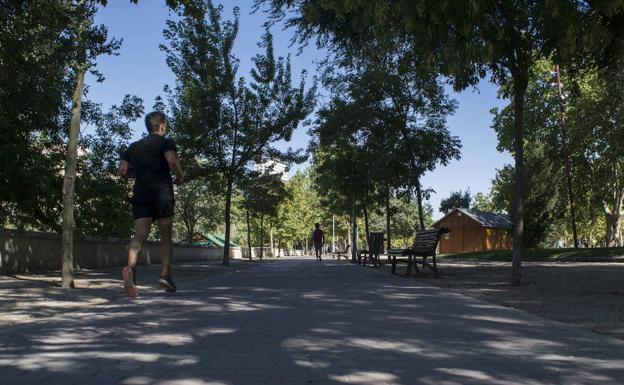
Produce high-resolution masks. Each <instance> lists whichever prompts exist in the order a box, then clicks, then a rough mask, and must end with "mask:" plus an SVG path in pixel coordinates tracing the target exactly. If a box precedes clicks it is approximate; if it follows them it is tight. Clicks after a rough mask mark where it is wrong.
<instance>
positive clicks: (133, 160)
mask: <svg viewBox="0 0 624 385" xmlns="http://www.w3.org/2000/svg"><path fill="white" fill-rule="evenodd" d="M145 127H146V129H147V132H148V135H147V136H146V137H144V138H143V139H141V140H139V141H136V142H134V143H132V144H130V147H128V150H126V151H124V152H122V154H121V161H120V162H119V174H120V175H121V176H125V177H130V178H136V180H135V182H134V189H133V193H132V215H133V217H134V237H132V240H131V241H130V247H129V248H128V266H126V267H124V268H123V270H122V277H123V281H124V290H125V291H126V294H127V295H128V297H132V298H134V297H136V296H137V287H136V264H137V258H138V255H139V252H140V251H141V248H142V247H143V243H144V242H145V240H146V239H147V236H148V234H149V231H150V227H151V226H152V222H154V221H156V220H157V221H158V228H159V230H160V261H161V265H162V269H161V272H160V277H159V278H158V282H159V283H160V286H162V287H164V288H165V290H167V291H168V292H175V291H176V290H177V288H176V285H175V283H174V282H173V279H172V278H171V255H172V253H173V243H172V241H171V228H172V217H173V207H174V200H173V184H172V181H171V172H172V171H173V173H174V174H175V183H176V184H178V185H179V184H182V183H183V176H182V168H181V166H180V161H179V160H178V155H177V148H176V145H175V143H174V141H173V140H172V139H169V138H166V137H165V133H166V132H167V116H166V115H165V114H164V113H162V112H158V111H155V112H150V113H149V114H147V115H146V116H145Z"/></svg>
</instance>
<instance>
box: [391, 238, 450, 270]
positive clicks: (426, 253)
mask: <svg viewBox="0 0 624 385" xmlns="http://www.w3.org/2000/svg"><path fill="white" fill-rule="evenodd" d="M449 231H450V230H449V229H447V228H440V229H433V230H424V231H418V232H417V233H416V237H415V238H414V243H412V246H411V247H409V248H407V249H390V250H388V255H389V256H391V257H392V274H396V265H397V262H398V261H400V259H405V260H406V261H407V276H408V277H409V276H411V275H412V268H413V267H415V268H416V271H418V264H421V265H422V267H423V269H424V268H425V267H429V268H430V269H431V270H432V271H433V274H434V275H435V276H436V277H438V276H439V275H440V274H439V272H438V266H437V263H436V249H437V247H438V242H440V237H441V236H442V234H444V233H447V232H449ZM416 257H422V260H421V261H418V260H417V259H416ZM427 257H431V260H432V263H429V262H427Z"/></svg>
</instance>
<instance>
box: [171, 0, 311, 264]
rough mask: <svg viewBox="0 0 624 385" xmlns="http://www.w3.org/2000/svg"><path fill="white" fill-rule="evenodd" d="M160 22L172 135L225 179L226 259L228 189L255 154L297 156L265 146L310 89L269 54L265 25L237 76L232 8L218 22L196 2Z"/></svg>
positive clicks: (289, 125) (290, 121)
mask: <svg viewBox="0 0 624 385" xmlns="http://www.w3.org/2000/svg"><path fill="white" fill-rule="evenodd" d="M184 9H185V7H183V9H182V10H181V11H179V16H180V19H179V20H177V21H172V20H170V21H168V22H167V30H166V31H165V38H166V39H167V40H168V41H169V44H170V45H169V47H163V50H164V51H165V52H166V54H167V63H168V65H169V67H170V68H171V69H172V71H173V72H174V74H175V75H176V87H175V89H174V90H173V91H172V93H171V101H172V109H173V120H174V122H175V131H176V136H177V137H178V138H180V139H181V141H182V143H183V144H184V145H185V146H186V147H188V151H189V153H190V154H191V155H192V157H193V158H194V160H195V161H196V162H197V164H198V165H199V169H201V170H202V172H201V175H200V176H201V177H205V178H209V177H210V175H211V174H213V173H214V172H215V171H216V172H218V173H219V174H221V175H223V177H224V179H225V193H224V195H225V210H224V211H225V214H224V217H225V247H224V254H223V264H225V265H227V264H229V243H230V224H231V208H232V194H233V191H234V188H235V184H236V183H238V182H239V181H240V180H241V178H242V177H243V175H244V173H245V170H246V168H247V166H248V165H249V164H250V163H251V162H253V161H255V160H256V159H259V158H260V157H261V156H263V155H268V156H270V157H272V158H275V159H278V160H286V161H287V162H292V161H302V160H303V158H302V157H301V155H300V154H299V153H297V152H293V151H290V150H289V151H285V152H281V151H278V150H277V149H275V148H273V147H271V144H272V143H274V142H277V141H280V140H286V141H288V140H290V137H291V135H292V132H293V130H294V129H295V128H296V127H297V125H298V123H299V122H301V121H302V120H303V119H304V118H305V117H306V116H307V115H308V114H309V113H310V112H311V110H312V108H313V106H314V96H315V87H314V86H313V87H311V88H310V89H308V90H307V91H306V90H305V81H304V76H305V73H302V80H301V83H300V85H299V87H293V86H292V80H291V70H290V60H289V59H288V58H286V59H284V58H281V57H280V58H277V59H275V57H274V53H273V40H272V35H271V34H270V33H269V31H268V30H267V31H266V33H265V35H264V36H263V38H262V41H261V42H260V44H259V46H260V47H261V48H264V50H265V53H264V54H262V55H256V57H255V58H254V59H253V61H254V64H255V67H254V69H253V70H252V72H251V78H252V80H251V82H250V83H249V84H247V83H246V81H245V80H244V79H243V78H240V79H237V74H238V59H236V58H234V56H233V54H232V46H233V44H234V41H235V39H236V36H237V34H238V22H239V10H238V8H235V9H234V18H233V20H231V21H223V20H222V16H221V15H222V10H223V7H221V6H219V7H216V6H214V5H213V4H212V2H211V1H200V2H198V4H197V8H196V11H197V13H198V15H199V17H198V15H194V16H185V15H184Z"/></svg>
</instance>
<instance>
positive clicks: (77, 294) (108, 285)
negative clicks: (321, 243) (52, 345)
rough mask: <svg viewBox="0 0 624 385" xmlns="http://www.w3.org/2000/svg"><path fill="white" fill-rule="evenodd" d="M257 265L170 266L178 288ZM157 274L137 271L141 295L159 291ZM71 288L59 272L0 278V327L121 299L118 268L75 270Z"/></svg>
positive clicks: (146, 268) (147, 268)
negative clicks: (72, 288)
mask: <svg viewBox="0 0 624 385" xmlns="http://www.w3.org/2000/svg"><path fill="white" fill-rule="evenodd" d="M257 264H258V262H249V261H242V260H232V261H231V263H230V266H223V265H222V264H221V263H220V261H208V262H187V263H183V262H180V263H178V264H175V265H174V266H173V274H174V279H175V280H176V282H177V283H178V284H179V285H185V284H187V283H189V282H193V281H197V280H199V279H204V278H207V277H210V276H213V275H218V274H223V273H227V272H232V271H238V270H241V269H245V268H248V267H252V266H256V265H257ZM159 272H160V265H142V266H139V267H138V282H137V283H138V284H139V290H140V291H141V293H146V292H152V291H162V289H161V288H160V287H159V286H158V283H157V280H158V274H159ZM75 284H76V289H75V290H65V289H61V287H60V286H61V273H60V272H59V271H51V272H41V273H37V274H16V275H10V276H7V275H0V309H2V312H0V327H7V326H12V325H17V324H23V323H29V322H34V321H40V320H43V319H46V318H49V317H54V316H56V315H59V314H64V313H67V312H71V311H74V310H79V309H84V308H89V307H92V306H95V305H100V304H104V303H107V302H109V301H112V300H116V299H119V298H123V296H124V294H123V284H122V281H121V268H117V267H114V268H101V269H97V270H92V269H81V270H76V280H75Z"/></svg>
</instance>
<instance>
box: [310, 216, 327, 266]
mask: <svg viewBox="0 0 624 385" xmlns="http://www.w3.org/2000/svg"><path fill="white" fill-rule="evenodd" d="M312 242H314V252H315V253H316V259H318V260H319V261H320V260H321V254H322V253H323V243H325V234H323V230H321V224H320V223H315V224H314V231H312Z"/></svg>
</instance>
